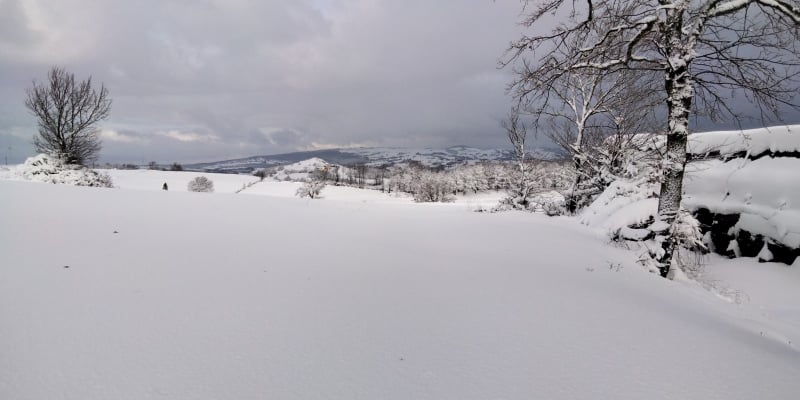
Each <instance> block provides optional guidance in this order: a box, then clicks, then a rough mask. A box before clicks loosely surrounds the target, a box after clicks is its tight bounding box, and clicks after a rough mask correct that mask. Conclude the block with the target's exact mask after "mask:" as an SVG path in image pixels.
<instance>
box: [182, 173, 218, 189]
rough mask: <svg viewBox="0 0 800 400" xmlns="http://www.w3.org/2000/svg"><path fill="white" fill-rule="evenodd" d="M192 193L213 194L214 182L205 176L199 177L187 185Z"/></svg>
mask: <svg viewBox="0 0 800 400" xmlns="http://www.w3.org/2000/svg"><path fill="white" fill-rule="evenodd" d="M187 189H189V191H190V192H203V193H211V192H213V191H214V182H213V181H211V180H210V179H208V178H206V177H205V176H197V177H195V178H194V179H192V180H191V181H189V184H188V185H187Z"/></svg>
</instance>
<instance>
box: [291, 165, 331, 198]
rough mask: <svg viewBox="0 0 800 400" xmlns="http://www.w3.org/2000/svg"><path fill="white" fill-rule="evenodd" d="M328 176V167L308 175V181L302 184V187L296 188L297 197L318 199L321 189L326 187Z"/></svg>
mask: <svg viewBox="0 0 800 400" xmlns="http://www.w3.org/2000/svg"><path fill="white" fill-rule="evenodd" d="M328 175H329V171H328V167H323V168H320V169H318V170H316V171H314V172H312V173H311V174H309V176H308V180H306V181H305V182H304V183H303V186H300V187H299V188H297V192H296V194H297V196H298V197H301V198H302V197H308V198H312V199H316V198H318V197H319V195H320V194H321V193H322V189H324V188H325V186H326V185H327V179H328Z"/></svg>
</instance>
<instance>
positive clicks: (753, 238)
mask: <svg viewBox="0 0 800 400" xmlns="http://www.w3.org/2000/svg"><path fill="white" fill-rule="evenodd" d="M736 243H737V244H738V245H739V254H740V255H741V256H742V257H756V256H758V253H760V252H761V248H763V247H764V236H762V235H753V234H751V233H750V232H748V231H742V230H740V231H739V232H737V233H736Z"/></svg>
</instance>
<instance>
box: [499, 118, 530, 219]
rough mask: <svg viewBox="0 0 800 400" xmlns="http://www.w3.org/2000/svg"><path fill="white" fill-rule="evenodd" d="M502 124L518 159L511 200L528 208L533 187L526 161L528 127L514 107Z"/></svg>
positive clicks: (517, 205) (521, 206) (515, 204)
mask: <svg viewBox="0 0 800 400" xmlns="http://www.w3.org/2000/svg"><path fill="white" fill-rule="evenodd" d="M500 125H501V126H502V127H503V130H505V132H506V136H507V137H508V141H509V142H511V147H512V149H513V151H514V159H515V161H516V175H517V176H516V177H515V178H516V179H513V181H512V182H511V197H512V198H511V199H509V200H511V202H512V205H513V206H514V207H520V208H523V209H525V208H527V207H528V198H529V197H530V195H531V192H532V187H531V184H530V181H529V177H528V165H527V163H526V161H527V160H526V158H527V150H526V149H525V141H526V140H527V137H528V128H527V127H526V126H525V123H524V122H523V121H520V115H519V108H518V107H514V108H512V109H511V111H509V113H508V117H507V119H506V120H504V121H502V122H501V123H500Z"/></svg>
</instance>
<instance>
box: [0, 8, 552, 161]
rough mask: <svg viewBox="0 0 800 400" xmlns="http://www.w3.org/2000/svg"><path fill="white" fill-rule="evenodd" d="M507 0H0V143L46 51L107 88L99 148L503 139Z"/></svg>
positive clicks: (201, 155) (510, 12)
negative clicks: (110, 103)
mask: <svg viewBox="0 0 800 400" xmlns="http://www.w3.org/2000/svg"><path fill="white" fill-rule="evenodd" d="M521 11H522V3H521V2H520V1H519V0H495V1H492V0H435V1H433V0H403V1H393V0H269V1H255V0H137V1H130V0H125V1H116V0H113V1H112V0H59V1H52V0H0V154H2V156H3V157H5V158H7V159H8V161H9V162H10V163H16V162H21V161H23V160H24V158H25V157H27V156H29V155H32V154H33V146H32V145H31V141H32V138H33V136H34V135H35V134H36V121H35V119H34V117H33V116H31V115H30V114H29V113H28V112H27V110H26V109H25V107H24V105H23V102H24V98H25V89H26V88H27V87H30V86H31V84H32V81H33V80H38V81H42V80H44V79H45V78H46V74H47V71H48V70H49V69H50V68H51V67H52V66H60V67H63V68H66V69H67V70H68V71H70V72H73V73H74V74H75V75H76V78H78V79H85V78H87V77H89V76H92V78H93V81H94V82H95V83H103V84H104V85H105V86H106V87H107V88H108V90H109V92H110V96H111V98H112V99H113V106H112V111H111V117H110V118H109V119H107V120H106V121H103V122H102V124H101V128H102V131H101V133H100V135H101V138H102V140H103V150H102V152H101V155H100V161H101V162H132V163H138V164H144V163H147V162H149V161H156V162H159V163H168V162H173V161H177V162H195V161H214V160H221V159H230V158H237V157H246V156H251V155H261V154H275V153H283V152H291V151H299V150H314V149H325V148H338V147H365V146H366V147H372V146H392V147H447V146H452V145H468V146H476V147H484V148H493V147H507V146H508V145H507V144H506V138H505V136H504V133H503V131H502V129H501V128H500V123H499V121H500V120H502V119H503V118H504V116H505V115H506V113H507V111H508V109H509V107H510V105H511V99H510V97H509V96H508V95H507V94H506V86H507V84H508V83H509V82H510V81H511V80H512V78H513V71H512V70H511V69H500V68H498V60H499V59H500V58H501V57H502V56H503V54H504V51H505V50H506V48H507V47H508V44H509V42H510V41H511V40H514V39H516V38H518V37H519V35H520V34H521V33H522V32H523V28H522V27H520V26H519V25H518V22H519V20H520V12H521ZM540 140H541V138H540ZM0 162H3V159H0Z"/></svg>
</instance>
